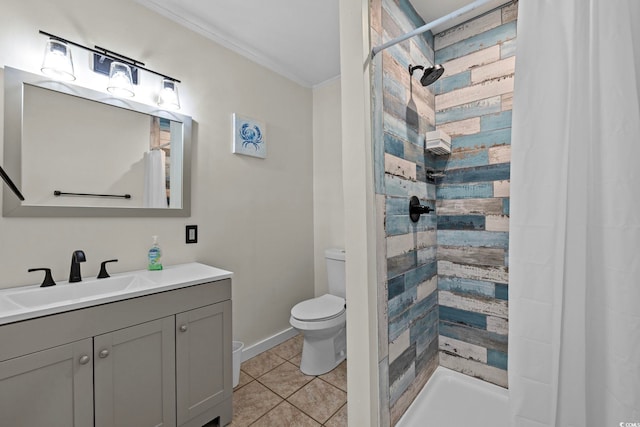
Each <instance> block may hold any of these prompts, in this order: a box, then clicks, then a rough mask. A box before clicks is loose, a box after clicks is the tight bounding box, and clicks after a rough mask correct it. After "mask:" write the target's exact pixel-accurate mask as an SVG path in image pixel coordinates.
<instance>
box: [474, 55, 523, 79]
mask: <svg viewBox="0 0 640 427" xmlns="http://www.w3.org/2000/svg"><path fill="white" fill-rule="evenodd" d="M515 69H516V57H515V56H510V57H509V58H507V59H503V60H501V61H496V62H493V63H491V64H487V65H483V66H481V67H477V68H474V69H473V70H471V84H478V83H482V82H484V81H487V80H491V79H496V78H498V77H506V76H509V75H511V74H513V73H514V72H515Z"/></svg>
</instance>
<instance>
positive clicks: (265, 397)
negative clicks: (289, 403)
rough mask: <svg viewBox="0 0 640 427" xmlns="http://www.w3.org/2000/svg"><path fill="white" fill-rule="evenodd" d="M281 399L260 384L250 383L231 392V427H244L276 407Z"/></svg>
mask: <svg viewBox="0 0 640 427" xmlns="http://www.w3.org/2000/svg"><path fill="white" fill-rule="evenodd" d="M280 402H282V399H281V398H280V397H279V396H278V395H277V394H275V393H274V392H272V391H271V390H269V389H268V388H266V387H265V386H263V385H262V384H260V383H259V382H257V381H252V382H250V383H249V384H247V385H245V386H244V387H242V388H240V389H238V390H237V391H235V392H233V420H232V421H231V426H233V427H246V426H248V425H250V424H251V423H253V422H254V421H256V420H257V419H258V418H260V417H261V416H263V415H264V414H266V413H267V412H269V410H271V409H273V408H274V407H275V406H277V405H278V404H279V403H280Z"/></svg>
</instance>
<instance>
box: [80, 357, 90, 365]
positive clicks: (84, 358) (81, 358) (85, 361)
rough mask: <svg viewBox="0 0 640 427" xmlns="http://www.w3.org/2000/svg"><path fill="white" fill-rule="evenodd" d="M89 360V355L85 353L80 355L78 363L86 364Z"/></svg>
mask: <svg viewBox="0 0 640 427" xmlns="http://www.w3.org/2000/svg"><path fill="white" fill-rule="evenodd" d="M90 360H91V358H90V357H89V356H87V355H86V354H84V355H82V356H80V364H81V365H86V364H87V363H89V361H90Z"/></svg>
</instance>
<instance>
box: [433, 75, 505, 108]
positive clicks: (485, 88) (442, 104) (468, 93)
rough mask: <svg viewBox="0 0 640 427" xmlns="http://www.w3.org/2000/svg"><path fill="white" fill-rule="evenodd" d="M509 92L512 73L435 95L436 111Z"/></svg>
mask: <svg viewBox="0 0 640 427" xmlns="http://www.w3.org/2000/svg"><path fill="white" fill-rule="evenodd" d="M509 92H513V76H512V75H511V76H506V77H501V78H498V79H493V80H487V81H485V82H482V83H480V84H476V85H473V86H468V87H465V88H462V89H456V90H453V91H451V92H447V93H443V94H441V95H436V111H441V110H446V109H447V108H451V107H455V106H457V105H462V104H468V103H469V102H473V101H478V100H480V99H485V98H490V97H492V96H496V95H503V94H505V93H509Z"/></svg>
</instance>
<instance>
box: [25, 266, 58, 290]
mask: <svg viewBox="0 0 640 427" xmlns="http://www.w3.org/2000/svg"><path fill="white" fill-rule="evenodd" d="M27 271H28V272H29V273H31V272H32V271H44V280H43V281H42V285H40V287H41V288H46V287H47V286H55V285H56V282H54V281H53V277H51V269H50V268H30V269H29V270H27Z"/></svg>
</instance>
